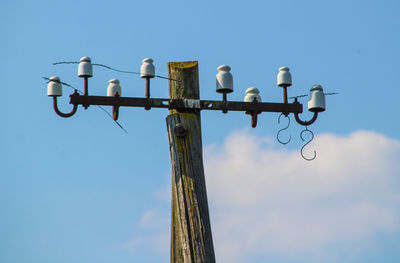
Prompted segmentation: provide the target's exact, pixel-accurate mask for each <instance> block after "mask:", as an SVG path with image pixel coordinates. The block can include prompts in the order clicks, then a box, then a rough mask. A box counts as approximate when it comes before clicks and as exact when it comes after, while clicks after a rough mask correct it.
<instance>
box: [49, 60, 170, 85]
mask: <svg viewBox="0 0 400 263" xmlns="http://www.w3.org/2000/svg"><path fill="white" fill-rule="evenodd" d="M79 63H80V62H76V61H61V62H55V63H53V65H60V64H79ZM92 65H93V66H99V67H103V68H106V69H109V70H113V71H116V72H120V73H127V74H134V75H140V72H135V71H126V70H120V69H115V68H112V67H110V66H107V65H104V64H96V63H93V64H92ZM155 77H156V78H160V79H168V80H174V81H176V79H170V78H168V77H163V76H160V75H156V76H155Z"/></svg>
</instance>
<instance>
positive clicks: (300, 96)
mask: <svg viewBox="0 0 400 263" xmlns="http://www.w3.org/2000/svg"><path fill="white" fill-rule="evenodd" d="M338 94H339V93H338V92H330V93H324V95H326V96H330V95H338ZM307 96H308V94H305V95H299V96H294V97H289V99H297V98H303V97H307Z"/></svg>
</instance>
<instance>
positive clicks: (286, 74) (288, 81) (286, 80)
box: [276, 67, 292, 87]
mask: <svg viewBox="0 0 400 263" xmlns="http://www.w3.org/2000/svg"><path fill="white" fill-rule="evenodd" d="M276 82H277V84H278V86H279V87H289V86H292V75H291V74H290V71H289V68H288V67H281V68H279V72H278V77H277V78H276Z"/></svg>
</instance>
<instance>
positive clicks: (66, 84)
mask: <svg viewBox="0 0 400 263" xmlns="http://www.w3.org/2000/svg"><path fill="white" fill-rule="evenodd" d="M42 78H43V79H45V80H48V81H50V79H49V78H46V77H42ZM60 83H61V84H63V85H65V86H67V87H70V88H73V89H74V90H76V91H77V92H79V93H80V94H83V92H82V91H81V90H79V89H77V88H74V87H73V86H72V85H69V84H68V83H65V82H62V81H60ZM94 106H97V107H98V108H99V109H101V110H102V111H104V112H105V113H106V114H107V115H108V116H109V117H110V118H111V119H112V120H113V121H114V122H115V123H116V124H117V125H118V126H119V127H120V128H121V129H122V130H123V131H124V132H125V133H126V134H128V131H127V130H125V128H124V127H122V125H121V124H120V123H119V122H118V121H116V120H114V119H113V117H112V115H111V114H110V113H109V112H108V111H107V110H106V109H104V108H103V107H102V106H100V105H94Z"/></svg>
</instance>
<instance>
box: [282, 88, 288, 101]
mask: <svg viewBox="0 0 400 263" xmlns="http://www.w3.org/2000/svg"><path fill="white" fill-rule="evenodd" d="M283 103H285V104H287V103H288V99H287V87H286V86H285V87H283Z"/></svg>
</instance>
